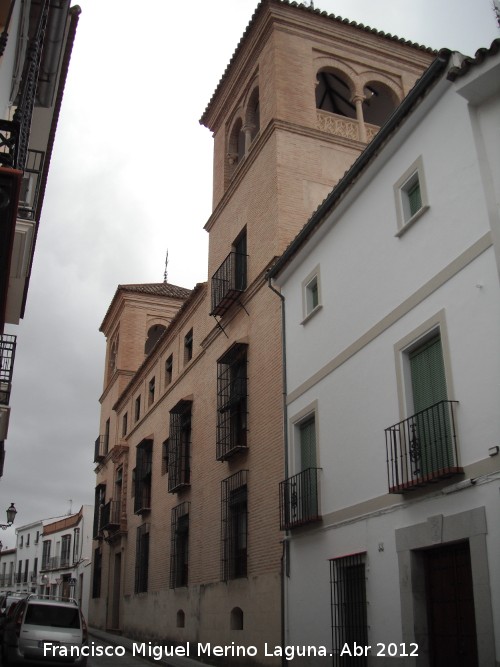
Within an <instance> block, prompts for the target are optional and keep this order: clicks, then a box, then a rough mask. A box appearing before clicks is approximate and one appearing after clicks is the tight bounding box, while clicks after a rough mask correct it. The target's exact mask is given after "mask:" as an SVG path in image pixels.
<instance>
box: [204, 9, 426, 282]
mask: <svg viewBox="0 0 500 667" xmlns="http://www.w3.org/2000/svg"><path fill="white" fill-rule="evenodd" d="M433 58H434V52H432V51H431V50H430V49H427V48H425V47H421V46H419V45H416V44H413V43H410V42H408V41H405V40H403V39H399V38H398V37H393V36H390V35H386V34H385V33H383V32H379V31H377V30H375V29H371V28H369V27H364V26H362V25H359V24H356V23H354V22H349V21H347V20H343V19H342V18H340V17H337V16H334V15H328V14H327V13H326V12H321V11H320V10H319V9H313V8H312V7H307V6H305V5H296V4H295V3H293V4H292V3H289V2H287V1H282V0H263V1H262V2H260V4H259V5H258V6H257V9H256V11H255V13H254V15H253V17H252V19H251V21H250V23H249V25H248V27H247V29H246V31H245V33H244V35H243V37H242V39H241V40H240V42H239V44H238V47H237V48H236V51H235V53H234V55H233V57H232V59H231V61H230V63H229V64H228V66H227V68H226V71H225V72H224V74H223V75H222V78H221V80H220V82H219V85H218V87H217V89H216V90H215V92H214V94H213V96H212V99H211V100H210V102H209V104H208V106H207V108H206V110H205V112H204V114H203V116H202V118H201V120H200V122H201V123H202V124H203V125H205V126H206V127H207V128H209V129H210V130H211V131H212V132H213V135H214V177H213V213H212V215H211V217H210V219H209V220H208V222H207V224H206V229H207V230H208V231H209V232H210V249H209V271H208V275H209V277H210V276H211V275H213V273H214V271H215V270H216V268H217V267H218V266H219V264H220V262H221V261H222V259H223V257H224V256H225V253H226V252H227V248H228V247H230V246H231V245H232V244H234V241H235V239H236V238H237V235H238V233H239V231H240V230H241V229H242V228H243V227H245V226H246V230H247V253H248V256H249V276H248V278H249V282H251V281H252V278H254V277H255V276H256V275H258V274H259V273H260V272H261V271H262V270H263V268H264V266H265V265H267V264H268V262H269V261H270V259H271V258H272V257H273V256H277V255H279V254H281V252H283V250H284V248H285V247H286V246H287V244H288V243H289V242H290V241H291V240H292V239H293V238H294V236H295V235H296V234H297V233H298V231H299V230H300V229H301V227H302V226H303V225H304V224H305V222H306V221H307V219H308V218H309V216H310V215H311V213H312V212H313V211H314V210H315V209H316V208H317V206H318V205H319V204H320V203H321V201H322V200H323V199H324V198H325V197H326V195H327V194H328V193H329V192H330V190H331V189H332V187H333V186H334V185H335V184H336V183H337V182H338V181H339V180H340V178H341V177H342V175H343V174H344V173H345V171H346V170H347V169H348V168H349V167H350V166H351V164H352V163H353V162H354V160H355V159H356V157H357V156H358V155H359V154H360V153H361V151H362V150H363V149H364V148H365V147H366V145H367V143H368V142H369V141H370V140H371V139H372V138H373V136H374V135H375V134H376V132H377V131H378V130H379V128H380V127H381V125H383V123H384V122H385V120H386V119H387V118H388V117H389V115H390V114H391V112H392V111H393V110H394V109H395V108H396V106H397V105H398V104H399V103H400V102H401V101H402V99H403V98H404V97H405V95H406V94H407V93H408V91H409V90H410V89H411V88H412V87H413V85H414V83H415V82H416V80H417V79H418V78H419V77H420V76H421V74H422V72H423V71H424V70H425V69H426V68H427V66H428V65H429V64H430V62H431V61H432V60H433Z"/></svg>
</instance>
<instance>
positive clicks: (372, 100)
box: [363, 81, 399, 125]
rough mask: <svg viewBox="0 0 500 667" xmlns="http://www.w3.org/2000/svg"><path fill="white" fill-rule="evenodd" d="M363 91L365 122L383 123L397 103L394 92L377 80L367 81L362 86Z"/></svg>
mask: <svg viewBox="0 0 500 667" xmlns="http://www.w3.org/2000/svg"><path fill="white" fill-rule="evenodd" d="M363 93H364V96H365V99H364V101H363V117H364V119H365V122H366V123H371V124H372V125H383V124H384V123H385V121H386V120H387V119H388V118H389V116H390V115H391V113H392V112H393V111H394V109H395V108H396V107H397V106H398V104H399V100H398V99H397V98H396V95H395V93H394V92H393V91H392V90H391V89H390V88H389V86H386V85H385V84H384V83H380V82H377V81H373V82H370V83H368V84H367V85H366V86H365V87H364V89H363Z"/></svg>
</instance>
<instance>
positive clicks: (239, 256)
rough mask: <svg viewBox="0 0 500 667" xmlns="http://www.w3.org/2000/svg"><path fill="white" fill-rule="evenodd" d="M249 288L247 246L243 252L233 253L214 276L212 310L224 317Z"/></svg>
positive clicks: (212, 312) (213, 313) (213, 312)
mask: <svg viewBox="0 0 500 667" xmlns="http://www.w3.org/2000/svg"><path fill="white" fill-rule="evenodd" d="M246 286H247V254H246V244H245V249H244V250H243V251H239V252H238V251H237V252H235V251H232V252H230V253H229V255H228V256H227V257H226V259H225V260H224V261H223V262H222V264H221V265H220V266H219V268H218V269H217V271H216V272H215V273H214V275H213V276H212V310H211V313H210V315H219V316H220V315H223V314H224V313H225V312H226V311H227V310H228V309H229V308H230V307H231V305H232V304H233V303H234V302H235V301H237V300H238V299H239V298H240V294H241V293H242V292H244V291H245V289H246Z"/></svg>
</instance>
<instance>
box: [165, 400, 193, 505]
mask: <svg viewBox="0 0 500 667" xmlns="http://www.w3.org/2000/svg"><path fill="white" fill-rule="evenodd" d="M191 407H192V402H191V401H185V400H182V401H179V403H177V405H176V406H175V407H174V408H172V410H171V411H170V435H169V438H168V490H169V492H170V493H174V492H176V491H178V490H179V489H181V488H183V487H185V486H189V484H190V482H191V461H190V457H191Z"/></svg>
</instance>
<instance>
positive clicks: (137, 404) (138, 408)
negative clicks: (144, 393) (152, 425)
mask: <svg viewBox="0 0 500 667" xmlns="http://www.w3.org/2000/svg"><path fill="white" fill-rule="evenodd" d="M134 417H135V421H136V422H138V421H139V419H140V418H141V397H140V396H138V397H137V398H136V399H135V413H134Z"/></svg>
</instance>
